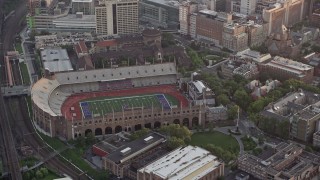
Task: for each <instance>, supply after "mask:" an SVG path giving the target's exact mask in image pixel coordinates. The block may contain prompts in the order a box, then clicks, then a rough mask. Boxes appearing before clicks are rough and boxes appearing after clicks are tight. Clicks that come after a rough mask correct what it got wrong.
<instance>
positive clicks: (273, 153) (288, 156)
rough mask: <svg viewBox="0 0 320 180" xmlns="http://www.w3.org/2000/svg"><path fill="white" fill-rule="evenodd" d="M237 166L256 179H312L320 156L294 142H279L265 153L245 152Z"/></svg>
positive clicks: (316, 171)
mask: <svg viewBox="0 0 320 180" xmlns="http://www.w3.org/2000/svg"><path fill="white" fill-rule="evenodd" d="M238 168H239V169H240V170H242V171H244V172H247V173H249V174H251V175H252V176H253V177H254V178H257V179H312V178H316V177H319V174H320V172H319V168H320V157H319V156H317V155H315V154H311V153H308V152H306V151H304V150H303V149H302V148H301V147H299V146H297V145H294V144H287V143H280V144H279V145H277V146H276V147H275V148H272V149H271V148H269V150H267V151H266V152H265V153H262V154H261V155H259V156H254V155H251V154H247V153H245V154H244V155H241V156H240V157H239V158H238Z"/></svg>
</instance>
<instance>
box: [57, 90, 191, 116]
mask: <svg viewBox="0 0 320 180" xmlns="http://www.w3.org/2000/svg"><path fill="white" fill-rule="evenodd" d="M156 93H161V94H169V95H171V96H173V97H175V98H177V99H178V100H179V101H180V102H181V105H182V107H188V100H187V99H186V98H185V97H184V96H183V95H182V94H181V93H180V92H179V91H178V90H177V88H176V86H175V85H160V86H149V87H140V88H132V89H125V90H112V91H101V92H88V93H77V94H73V95H71V96H69V97H68V98H67V99H66V100H65V102H64V103H63V104H62V106H61V112H62V114H63V115H64V116H66V119H68V120H71V119H72V113H76V116H74V119H81V115H82V112H81V108H80V104H79V102H80V101H83V100H85V99H91V98H95V97H105V96H107V97H119V96H132V95H141V94H156ZM71 107H74V110H72V111H71V109H70V108H71Z"/></svg>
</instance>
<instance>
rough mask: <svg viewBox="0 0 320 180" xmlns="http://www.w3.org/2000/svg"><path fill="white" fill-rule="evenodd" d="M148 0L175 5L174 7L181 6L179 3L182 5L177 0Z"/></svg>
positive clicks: (170, 5)
mask: <svg viewBox="0 0 320 180" xmlns="http://www.w3.org/2000/svg"><path fill="white" fill-rule="evenodd" d="M147 1H150V2H154V3H157V4H162V5H165V6H169V7H173V8H179V5H180V3H179V1H176V0H147Z"/></svg>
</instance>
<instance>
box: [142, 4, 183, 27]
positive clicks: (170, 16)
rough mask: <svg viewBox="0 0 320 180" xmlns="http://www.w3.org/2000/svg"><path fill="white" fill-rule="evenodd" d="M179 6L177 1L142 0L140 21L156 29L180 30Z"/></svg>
mask: <svg viewBox="0 0 320 180" xmlns="http://www.w3.org/2000/svg"><path fill="white" fill-rule="evenodd" d="M179 5H180V2H179V1H177V0H171V1H166V0H140V1H139V18H140V21H141V22H143V23H148V24H151V25H153V26H155V27H162V28H166V29H167V28H168V29H178V27H179Z"/></svg>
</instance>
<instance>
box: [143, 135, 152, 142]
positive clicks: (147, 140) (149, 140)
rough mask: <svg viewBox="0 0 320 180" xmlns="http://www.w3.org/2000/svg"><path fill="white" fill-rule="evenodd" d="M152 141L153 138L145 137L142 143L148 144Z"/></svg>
mask: <svg viewBox="0 0 320 180" xmlns="http://www.w3.org/2000/svg"><path fill="white" fill-rule="evenodd" d="M152 140H153V137H152V136H149V137H147V138H145V139H144V142H145V143H150V142H151V141H152Z"/></svg>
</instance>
